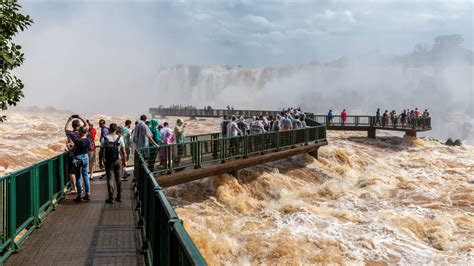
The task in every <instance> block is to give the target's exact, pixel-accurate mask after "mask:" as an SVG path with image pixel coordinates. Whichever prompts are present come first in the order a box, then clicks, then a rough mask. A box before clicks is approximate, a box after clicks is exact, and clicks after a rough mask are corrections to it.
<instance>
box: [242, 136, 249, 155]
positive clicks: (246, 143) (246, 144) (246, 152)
mask: <svg viewBox="0 0 474 266" xmlns="http://www.w3.org/2000/svg"><path fill="white" fill-rule="evenodd" d="M242 138H243V141H244V158H247V157H249V135H244V136H242Z"/></svg>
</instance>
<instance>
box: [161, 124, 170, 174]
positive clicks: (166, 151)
mask: <svg viewBox="0 0 474 266" xmlns="http://www.w3.org/2000/svg"><path fill="white" fill-rule="evenodd" d="M160 135H161V141H162V142H163V144H164V145H170V144H173V140H174V134H173V130H171V128H169V123H168V122H164V123H163V128H162V129H161V130H160ZM159 154H160V168H162V169H166V167H168V158H169V157H170V155H171V147H169V146H166V147H161V148H160V150H159Z"/></svg>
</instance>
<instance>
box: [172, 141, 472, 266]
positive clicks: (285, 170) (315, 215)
mask: <svg viewBox="0 0 474 266" xmlns="http://www.w3.org/2000/svg"><path fill="white" fill-rule="evenodd" d="M379 135H381V134H379ZM329 142H330V144H329V145H328V146H326V147H323V148H321V149H320V152H319V159H314V158H313V157H311V156H308V155H306V156H295V157H293V158H290V159H287V160H282V161H278V162H275V163H269V164H265V165H262V166H258V167H253V168H249V169H245V170H241V171H240V173H239V174H238V176H237V177H236V178H234V177H232V176H229V175H222V176H216V177H212V178H208V179H205V180H201V181H195V182H193V183H188V184H184V185H180V186H177V187H173V188H169V189H167V190H168V191H167V195H168V196H169V197H171V198H172V199H173V203H174V205H175V207H176V211H177V213H178V215H179V216H180V218H181V219H183V220H184V225H185V227H186V229H187V230H188V232H190V235H191V237H192V238H193V240H194V241H195V243H197V246H198V248H199V249H200V250H201V251H202V253H203V255H204V256H205V258H206V260H207V261H208V262H209V264H210V265H219V264H267V265H273V264H321V263H322V264H327V263H330V264H333V263H335V264H353V263H355V264H364V263H375V262H380V263H384V264H385V263H390V264H393V263H401V264H426V263H433V264H472V263H473V262H474V147H472V146H464V147H460V148H453V147H447V146H445V145H443V144H440V143H439V141H436V140H432V139H429V138H421V139H410V138H400V137H393V136H389V135H385V136H382V137H379V138H378V139H377V140H371V139H368V138H366V136H365V134H359V133H340V132H338V133H335V132H329Z"/></svg>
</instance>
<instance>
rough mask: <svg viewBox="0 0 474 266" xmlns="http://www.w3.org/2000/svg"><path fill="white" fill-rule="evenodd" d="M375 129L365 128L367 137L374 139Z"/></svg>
mask: <svg viewBox="0 0 474 266" xmlns="http://www.w3.org/2000/svg"><path fill="white" fill-rule="evenodd" d="M376 130H377V129H375V127H373V128H370V129H369V130H367V137H369V138H371V139H375V135H376V134H375V131H376Z"/></svg>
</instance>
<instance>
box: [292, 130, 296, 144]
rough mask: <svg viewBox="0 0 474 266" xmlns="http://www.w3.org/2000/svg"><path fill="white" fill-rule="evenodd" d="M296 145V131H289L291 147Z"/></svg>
mask: <svg viewBox="0 0 474 266" xmlns="http://www.w3.org/2000/svg"><path fill="white" fill-rule="evenodd" d="M295 143H296V131H295V130H294V129H293V130H291V147H295Z"/></svg>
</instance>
